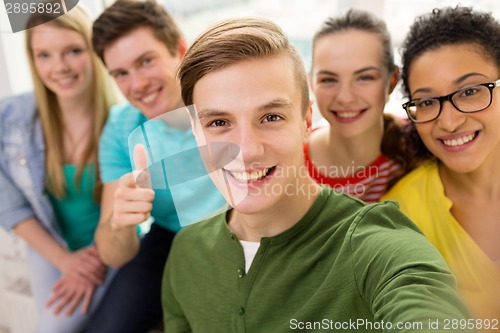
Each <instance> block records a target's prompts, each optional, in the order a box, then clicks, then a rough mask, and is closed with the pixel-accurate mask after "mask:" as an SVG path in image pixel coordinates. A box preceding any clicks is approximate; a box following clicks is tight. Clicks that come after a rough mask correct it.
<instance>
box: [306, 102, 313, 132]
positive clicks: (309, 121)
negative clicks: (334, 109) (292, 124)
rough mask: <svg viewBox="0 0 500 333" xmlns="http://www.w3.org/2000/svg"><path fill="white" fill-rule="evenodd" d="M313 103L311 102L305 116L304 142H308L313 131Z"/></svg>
mask: <svg viewBox="0 0 500 333" xmlns="http://www.w3.org/2000/svg"><path fill="white" fill-rule="evenodd" d="M313 103H314V102H313V101H312V100H311V101H309V108H308V109H307V111H306V114H305V115H304V126H305V131H304V140H306V139H307V138H308V137H309V134H310V133H311V130H312V110H313V109H312V105H313Z"/></svg>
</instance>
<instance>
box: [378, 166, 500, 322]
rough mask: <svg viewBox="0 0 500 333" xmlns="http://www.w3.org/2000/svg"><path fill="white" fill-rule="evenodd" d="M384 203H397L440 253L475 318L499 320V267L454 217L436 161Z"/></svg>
mask: <svg viewBox="0 0 500 333" xmlns="http://www.w3.org/2000/svg"><path fill="white" fill-rule="evenodd" d="M382 200H396V201H397V202H398V203H399V206H400V209H401V211H402V212H403V213H405V214H406V215H407V216H408V217H410V219H411V220H412V221H413V222H415V224H416V225H417V226H418V227H419V228H420V229H421V230H422V232H423V233H424V234H425V235H426V236H427V238H428V239H429V240H430V241H431V243H432V244H434V246H435V247H436V248H437V249H438V250H439V252H440V253H441V254H442V256H443V257H444V259H445V260H446V262H447V263H448V266H449V267H450V270H451V271H452V272H453V273H454V274H455V276H456V279H457V282H458V289H459V290H460V293H461V294H462V296H463V297H464V299H465V300H466V302H467V304H468V305H469V307H470V309H471V311H472V312H473V314H474V315H475V316H476V317H477V318H482V319H487V318H489V319H493V318H497V319H498V320H500V265H499V264H498V263H495V262H493V261H492V260H491V259H490V257H488V256H487V255H486V254H485V253H484V252H483V251H482V249H481V248H480V247H479V246H478V245H477V244H476V242H475V241H474V239H472V237H471V236H470V235H469V234H468V233H467V232H466V231H465V230H464V229H463V228H462V226H461V225H460V223H459V222H458V221H457V220H456V219H455V217H454V216H453V215H452V214H451V212H450V209H451V207H452V206H453V202H452V201H451V200H450V199H449V198H447V197H446V195H445V193H444V187H443V183H442V182H441V178H440V177H439V173H438V164H437V161H435V160H432V161H429V162H427V163H425V164H424V165H422V166H420V167H419V168H417V169H415V170H413V171H412V172H411V173H409V174H408V175H406V176H405V177H404V178H403V179H401V180H400V181H399V182H398V183H397V184H396V185H395V186H394V187H393V188H392V189H391V190H390V191H389V192H388V193H386V194H385V195H384V196H383V197H382ZM499 218H500V217H499ZM480 222H481V221H478V223H480Z"/></svg>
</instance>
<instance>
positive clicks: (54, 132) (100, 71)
mask: <svg viewBox="0 0 500 333" xmlns="http://www.w3.org/2000/svg"><path fill="white" fill-rule="evenodd" d="M49 19H50V17H49ZM49 19H47V17H44V16H43V15H37V14H35V15H33V16H32V17H31V18H30V23H29V24H31V25H29V26H36V22H37V20H39V21H41V22H47V21H49ZM45 24H51V25H54V26H56V27H59V28H63V29H69V30H72V31H76V32H77V33H79V34H80V35H82V36H83V38H84V40H85V42H86V45H87V47H88V50H89V52H90V57H91V62H92V83H91V89H92V92H93V93H92V97H93V101H92V102H93V109H94V117H93V118H94V119H93V121H94V123H93V127H92V130H93V132H92V135H91V138H90V140H89V142H88V144H87V146H86V147H85V150H84V154H83V158H82V159H81V160H80V161H79V163H78V165H77V173H76V183H77V184H79V182H80V180H81V177H82V173H83V169H84V167H85V164H86V163H87V162H88V161H89V160H90V159H91V158H92V156H93V154H94V153H95V152H96V151H97V147H98V144H99V138H100V135H101V132H102V129H103V128H104V125H105V123H106V120H107V116H108V113H109V109H110V108H111V106H112V105H113V104H115V103H116V101H117V100H116V95H115V89H114V86H113V83H112V81H111V79H110V77H109V75H108V74H107V71H106V69H105V67H104V65H103V64H102V62H101V61H100V60H99V58H98V57H97V56H96V55H95V54H94V53H93V51H92V44H91V33H92V20H91V18H90V15H89V14H88V12H87V11H86V10H85V9H84V8H83V7H82V6H81V5H77V6H75V7H74V8H73V9H72V10H70V11H69V12H67V13H65V14H64V15H61V16H59V17H57V18H55V19H53V20H51V21H50V22H48V23H45ZM33 30H34V29H28V30H26V39H25V47H26V52H27V56H28V60H29V65H30V69H31V76H32V79H33V89H34V93H35V98H36V102H37V107H38V115H39V117H40V122H41V124H42V128H43V133H44V139H45V151H46V153H45V167H46V175H47V176H46V186H47V189H48V190H49V192H51V193H52V194H54V195H55V196H56V197H59V198H60V197H64V196H65V194H66V181H65V178H64V172H63V163H64V149H63V140H62V137H63V135H62V133H63V131H62V128H63V124H62V120H61V109H60V107H59V104H58V102H57V97H56V95H55V94H54V93H53V92H52V91H51V90H49V89H48V88H47V87H46V86H45V85H44V84H43V82H42V80H41V79H40V77H39V76H38V73H37V70H36V68H35V63H34V58H33V57H34V56H33V50H32V48H31V41H32V37H33ZM98 169H99V168H96V171H97V172H96V187H95V190H94V197H95V199H96V200H99V198H100V192H101V189H102V184H101V182H100V180H99V179H100V177H99V172H98Z"/></svg>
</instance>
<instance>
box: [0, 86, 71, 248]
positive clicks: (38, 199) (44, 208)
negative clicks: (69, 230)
mask: <svg viewBox="0 0 500 333" xmlns="http://www.w3.org/2000/svg"><path fill="white" fill-rule="evenodd" d="M44 177H45V144H44V140H43V132H42V127H41V124H40V122H39V120H38V117H37V112H36V103H35V98H34V96H33V94H32V93H26V94H22V95H17V96H13V97H10V98H7V99H4V100H2V101H0V189H1V190H0V225H1V226H2V227H4V228H5V229H7V230H9V229H12V228H13V227H14V226H16V225H17V224H18V223H19V222H22V221H24V220H26V219H27V218H30V217H34V218H36V219H37V220H38V221H39V222H40V223H41V224H42V225H43V226H44V227H45V229H46V230H47V231H48V232H49V233H50V234H51V235H52V236H54V237H55V238H56V239H57V240H58V241H60V242H61V243H62V244H64V241H63V239H62V238H61V237H60V232H59V227H58V225H57V224H56V223H55V220H54V214H53V211H52V206H51V204H50V201H49V199H48V196H47V194H46V193H45V179H44Z"/></svg>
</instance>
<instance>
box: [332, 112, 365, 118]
mask: <svg viewBox="0 0 500 333" xmlns="http://www.w3.org/2000/svg"><path fill="white" fill-rule="evenodd" d="M359 114H360V112H357V111H351V112H337V117H339V118H354V117H356V116H358V115H359Z"/></svg>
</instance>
